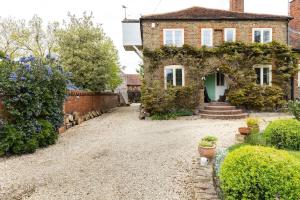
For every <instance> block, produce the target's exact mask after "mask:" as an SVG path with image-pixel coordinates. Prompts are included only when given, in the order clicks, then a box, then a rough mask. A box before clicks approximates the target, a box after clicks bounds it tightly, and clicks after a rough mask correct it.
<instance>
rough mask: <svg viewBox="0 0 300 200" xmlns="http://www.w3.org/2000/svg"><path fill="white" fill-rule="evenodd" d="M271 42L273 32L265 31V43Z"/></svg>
mask: <svg viewBox="0 0 300 200" xmlns="http://www.w3.org/2000/svg"><path fill="white" fill-rule="evenodd" d="M268 42H271V32H270V31H269V30H265V31H264V43H268Z"/></svg>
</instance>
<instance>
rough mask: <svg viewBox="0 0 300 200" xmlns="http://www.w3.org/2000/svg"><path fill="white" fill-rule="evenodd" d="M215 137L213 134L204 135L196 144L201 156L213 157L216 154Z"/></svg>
mask: <svg viewBox="0 0 300 200" xmlns="http://www.w3.org/2000/svg"><path fill="white" fill-rule="evenodd" d="M217 140H218V139H217V138H216V137H214V136H207V137H204V138H203V139H202V140H201V141H200V142H199V146H198V151H199V154H200V156H201V157H206V158H208V159H213V158H214V157H215V155H216V142H217Z"/></svg>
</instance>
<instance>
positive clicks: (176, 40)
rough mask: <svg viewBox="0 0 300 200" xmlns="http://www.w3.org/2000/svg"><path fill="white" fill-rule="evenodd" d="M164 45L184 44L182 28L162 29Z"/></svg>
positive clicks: (176, 45)
mask: <svg viewBox="0 0 300 200" xmlns="http://www.w3.org/2000/svg"><path fill="white" fill-rule="evenodd" d="M163 31H164V45H167V46H175V47H182V46H183V44H184V29H164V30H163Z"/></svg>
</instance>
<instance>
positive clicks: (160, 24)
mask: <svg viewBox="0 0 300 200" xmlns="http://www.w3.org/2000/svg"><path fill="white" fill-rule="evenodd" d="M294 1H295V2H299V0H294ZM296 7H297V8H296V10H298V11H299V4H297V6H296ZM291 19H292V18H291V17H289V16H281V15H270V14H255V13H245V12H244V0H230V10H229V11H228V10H218V9H209V8H203V7H192V8H188V9H184V10H179V11H175V12H169V13H163V14H153V15H145V16H142V17H141V18H140V19H139V20H124V21H123V31H124V30H125V31H124V32H123V34H124V33H125V34H126V32H128V30H126V27H124V24H126V23H128V24H130V25H131V28H132V27H133V24H135V25H136V27H138V29H136V30H135V31H133V30H131V36H127V37H126V36H124V35H123V37H124V38H123V40H124V41H125V42H124V47H125V49H127V50H129V48H131V50H132V49H134V50H135V51H138V52H139V51H140V50H142V49H143V48H148V49H156V48H159V47H161V46H163V45H172V46H178V47H181V46H182V45H183V44H187V45H191V46H194V47H202V46H207V47H213V46H217V45H219V44H221V43H223V42H226V41H228V42H234V41H241V42H245V43H253V42H259V43H268V42H271V41H277V42H280V43H283V44H289V32H288V30H289V22H290V20H291ZM295 24H296V25H295V26H298V27H299V23H298V24H297V23H295ZM132 34H137V35H140V36H139V37H138V38H135V39H134V38H132V37H133V36H132ZM130 40H132V44H134V45H132V46H130V45H128V44H130ZM132 47H133V48H132ZM147 66H149V63H147V62H144V67H145V72H146V71H147V70H146V68H147ZM187 70H188V67H187V66H180V65H176V64H175V63H174V65H169V66H161V68H160V69H159V70H157V71H156V72H154V73H153V74H147V73H145V80H146V82H148V81H154V80H158V81H160V82H161V84H162V87H165V88H166V87H167V84H172V85H176V86H180V85H181V86H184V85H188V83H189V80H188V76H187ZM255 71H256V73H257V83H258V84H261V85H271V84H272V65H257V66H256V67H255ZM295 82H297V78H296V79H295V80H291V84H292V85H293V87H292V91H289V92H288V96H289V97H290V98H293V97H295V96H297V94H298V90H297V89H295V87H294V86H295ZM205 87H206V90H207V93H208V96H209V98H210V99H211V100H212V101H219V100H220V99H221V97H222V96H223V95H224V93H225V90H226V89H227V87H228V85H227V83H226V80H225V78H224V75H223V74H221V73H213V74H210V75H208V76H207V77H205Z"/></svg>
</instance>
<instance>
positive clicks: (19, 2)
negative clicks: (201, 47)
mask: <svg viewBox="0 0 300 200" xmlns="http://www.w3.org/2000/svg"><path fill="white" fill-rule="evenodd" d="M2 1H3V2H1V6H0V16H1V17H2V18H5V17H13V18H16V19H26V20H28V19H30V18H32V16H33V15H34V14H37V15H38V16H40V17H41V18H42V19H43V20H44V22H45V23H47V22H49V21H60V22H61V21H62V20H64V19H67V13H68V12H70V13H72V14H75V15H77V16H81V15H82V13H83V12H84V11H87V12H93V14H94V17H95V18H94V22H95V23H98V24H102V26H103V28H104V31H105V33H106V34H107V35H108V36H109V37H110V38H111V39H112V40H113V42H114V44H115V46H116V48H117V49H118V52H119V58H120V65H121V66H122V67H123V66H125V67H126V68H125V70H124V71H125V72H126V73H136V69H138V67H139V64H141V59H140V58H139V57H138V56H137V55H136V54H135V53H134V52H126V51H125V50H124V48H123V46H122V24H121V21H122V20H123V18H124V9H123V8H122V5H125V6H126V7H127V8H128V9H127V18H133V19H138V18H139V17H140V16H141V15H145V14H152V13H163V12H169V11H176V10H181V9H184V8H188V7H192V6H201V7H207V8H217V9H226V10H228V8H229V0H104V1H103V0H9V1H6V0H2ZM245 11H246V12H255V13H269V14H279V15H287V14H288V0H245Z"/></svg>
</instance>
